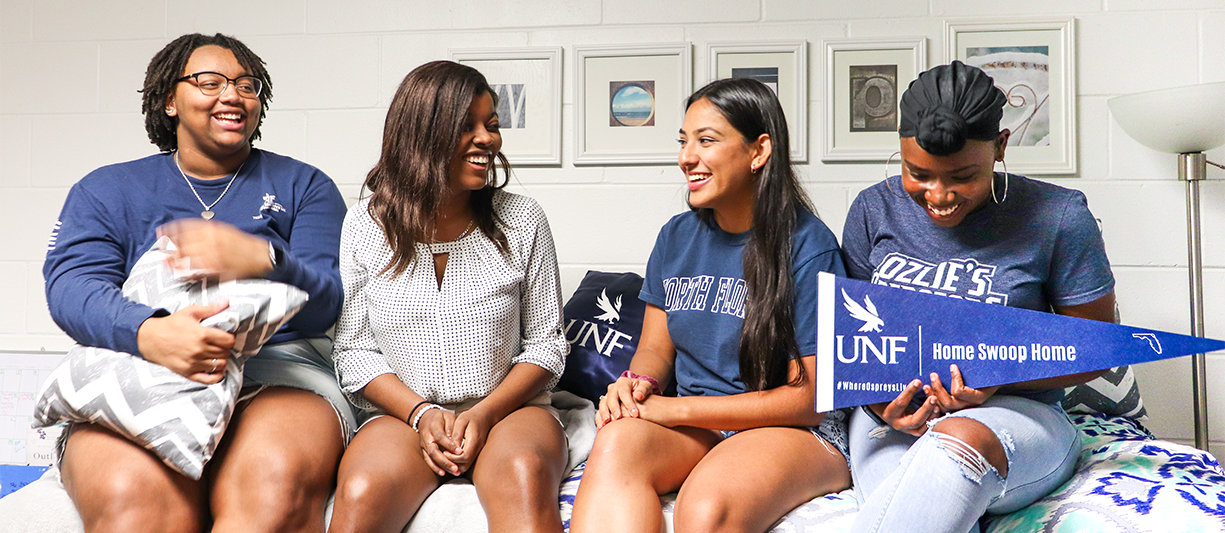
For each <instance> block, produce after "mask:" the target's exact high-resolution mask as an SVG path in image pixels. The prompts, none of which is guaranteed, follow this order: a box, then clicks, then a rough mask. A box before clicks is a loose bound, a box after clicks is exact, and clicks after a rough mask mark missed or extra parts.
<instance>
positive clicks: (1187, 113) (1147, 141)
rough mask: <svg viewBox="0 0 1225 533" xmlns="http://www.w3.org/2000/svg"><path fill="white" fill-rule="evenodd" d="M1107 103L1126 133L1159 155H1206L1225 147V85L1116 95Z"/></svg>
mask: <svg viewBox="0 0 1225 533" xmlns="http://www.w3.org/2000/svg"><path fill="white" fill-rule="evenodd" d="M1106 104H1107V105H1108V106H1110V113H1111V115H1113V116H1114V120H1115V121H1116V122H1118V123H1119V126H1120V127H1122V128H1123V131H1125V132H1127V134H1128V135H1130V136H1131V138H1133V139H1135V140H1136V141H1138V142H1139V143H1140V144H1143V145H1144V146H1147V147H1149V148H1152V149H1153V150H1157V151H1158V152H1166V153H1171V154H1185V153H1191V152H1204V151H1207V150H1211V149H1213V148H1216V147H1218V146H1221V145H1222V144H1225V82H1218V83H1201V84H1198V85H1187V86H1184V87H1175V88H1173V89H1161V90H1157V91H1148V92H1143V93H1135V94H1129V95H1125V96H1116V97H1114V98H1111V99H1109V100H1107V101H1106Z"/></svg>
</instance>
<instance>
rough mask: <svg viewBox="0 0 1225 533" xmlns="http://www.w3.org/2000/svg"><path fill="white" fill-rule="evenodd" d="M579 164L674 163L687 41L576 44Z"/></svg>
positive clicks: (687, 89)
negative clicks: (619, 44) (621, 44)
mask: <svg viewBox="0 0 1225 533" xmlns="http://www.w3.org/2000/svg"><path fill="white" fill-rule="evenodd" d="M574 54H575V60H574V63H575V66H576V69H575V70H577V71H578V72H577V74H576V77H577V81H578V83H577V84H576V85H577V91H576V95H575V99H574V100H575V102H574V103H575V112H574V115H575V120H574V122H575V129H576V130H577V135H575V142H574V164H575V165H619V164H621V165H626V164H644V163H647V164H649V163H669V164H675V163H676V154H677V147H676V132H677V130H679V129H680V127H681V121H682V120H683V118H684V106H685V98H688V97H689V94H690V93H691V92H693V53H692V51H691V48H690V45H689V43H677V44H655V45H634V46H575V47H574Z"/></svg>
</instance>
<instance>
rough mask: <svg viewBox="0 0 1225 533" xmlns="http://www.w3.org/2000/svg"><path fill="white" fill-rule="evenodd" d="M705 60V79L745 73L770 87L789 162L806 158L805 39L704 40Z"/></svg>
mask: <svg viewBox="0 0 1225 533" xmlns="http://www.w3.org/2000/svg"><path fill="white" fill-rule="evenodd" d="M706 62H707V65H706V77H705V79H706V83H710V82H712V81H715V80H718V79H723V78H734V77H748V78H757V79H759V81H762V82H763V83H766V85H767V86H770V87H771V88H772V89H774V93H775V94H776V95H777V96H778V101H779V104H781V105H782V107H783V114H784V115H785V116H786V118H787V129H788V130H789V131H788V133H789V135H788V136H789V137H790V141H791V142H790V144H791V162H793V163H807V162H808V41H805V40H799V41H756V42H712V43H707V45H706ZM771 81H772V83H771Z"/></svg>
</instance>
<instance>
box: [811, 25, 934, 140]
mask: <svg viewBox="0 0 1225 533" xmlns="http://www.w3.org/2000/svg"><path fill="white" fill-rule="evenodd" d="M822 44H823V45H824V47H825V121H824V123H825V139H824V140H823V142H822V143H821V161H827V162H831V161H870V162H883V161H885V160H887V159H889V156H890V155H892V154H893V152H896V151H898V146H899V143H898V136H897V128H898V120H899V113H898V103H899V102H900V101H901V99H902V93H903V92H905V91H906V87H908V86H910V82H912V81H914V79H915V78H916V77H918V75H919V73H920V72H923V71H924V70H926V69H927V38H926V37H899V38H891V39H827V40H824V41H822Z"/></svg>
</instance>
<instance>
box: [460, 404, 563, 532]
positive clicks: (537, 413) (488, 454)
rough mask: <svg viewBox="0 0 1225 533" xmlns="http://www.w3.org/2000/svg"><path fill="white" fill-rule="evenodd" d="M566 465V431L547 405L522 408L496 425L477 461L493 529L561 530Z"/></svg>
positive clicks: (475, 472)
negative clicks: (560, 494) (559, 505)
mask: <svg viewBox="0 0 1225 533" xmlns="http://www.w3.org/2000/svg"><path fill="white" fill-rule="evenodd" d="M565 468H566V437H565V434H564V433H563V432H562V428H561V424H558V423H557V420H556V419H554V418H553V415H551V414H549V413H548V412H547V411H545V410H544V409H541V408H539V407H532V406H528V407H522V408H520V409H519V410H517V411H515V412H513V413H511V414H510V415H508V416H507V417H506V418H503V419H502V421H500V422H498V423H497V424H496V425H494V426H493V428H492V429H490V430H489V438H488V440H487V441H486V444H485V448H484V449H482V450H481V454H480V455H479V456H477V459H476V463H475V464H473V465H472V483H473V484H474V485H476V493H477V496H479V497H480V499H481V507H483V508H484V509H485V515H486V517H487V518H488V520H489V531H490V533H503V532H511V531H525V532H533V531H535V532H539V531H557V532H560V531H561V512H560V511H559V510H558V508H557V491H558V489H559V488H560V486H561V478H562V476H563V475H565V472H563V470H564V469H565Z"/></svg>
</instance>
